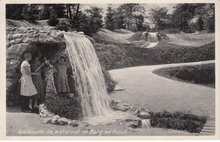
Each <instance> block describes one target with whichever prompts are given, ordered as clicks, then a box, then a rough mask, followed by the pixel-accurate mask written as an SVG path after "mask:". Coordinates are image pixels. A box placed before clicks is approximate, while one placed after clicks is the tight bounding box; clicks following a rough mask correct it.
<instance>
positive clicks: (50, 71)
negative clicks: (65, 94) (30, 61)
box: [44, 60, 57, 98]
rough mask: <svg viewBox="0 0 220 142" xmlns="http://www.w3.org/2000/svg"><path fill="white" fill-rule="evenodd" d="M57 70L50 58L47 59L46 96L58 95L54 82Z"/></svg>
mask: <svg viewBox="0 0 220 142" xmlns="http://www.w3.org/2000/svg"><path fill="white" fill-rule="evenodd" d="M55 72H56V69H55V67H54V66H53V65H52V64H51V63H50V61H49V60H47V61H46V66H45V72H44V76H45V82H46V94H45V98H48V97H54V96H56V95H57V91H56V87H55V84H54V73H55Z"/></svg>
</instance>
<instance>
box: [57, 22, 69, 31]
mask: <svg viewBox="0 0 220 142" xmlns="http://www.w3.org/2000/svg"><path fill="white" fill-rule="evenodd" d="M70 27H71V26H70V25H68V24H66V23H59V24H57V25H56V28H57V30H60V31H65V32H67V31H69V30H70Z"/></svg>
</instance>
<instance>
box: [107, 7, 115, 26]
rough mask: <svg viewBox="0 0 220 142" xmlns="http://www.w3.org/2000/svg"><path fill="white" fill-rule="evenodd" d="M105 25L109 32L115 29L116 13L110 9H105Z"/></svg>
mask: <svg viewBox="0 0 220 142" xmlns="http://www.w3.org/2000/svg"><path fill="white" fill-rule="evenodd" d="M105 25H106V28H107V29H109V30H114V29H115V28H116V11H115V10H114V9H113V8H112V7H108V8H107V13H106V16H105Z"/></svg>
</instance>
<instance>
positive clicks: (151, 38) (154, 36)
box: [148, 32, 158, 42]
mask: <svg viewBox="0 0 220 142" xmlns="http://www.w3.org/2000/svg"><path fill="white" fill-rule="evenodd" d="M148 41H149V42H158V38H157V32H155V33H153V32H149V33H148Z"/></svg>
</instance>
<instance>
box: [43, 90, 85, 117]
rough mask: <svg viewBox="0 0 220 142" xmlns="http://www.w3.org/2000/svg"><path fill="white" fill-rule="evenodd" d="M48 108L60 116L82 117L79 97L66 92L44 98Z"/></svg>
mask: <svg viewBox="0 0 220 142" xmlns="http://www.w3.org/2000/svg"><path fill="white" fill-rule="evenodd" d="M45 105H46V106H47V108H48V110H49V111H50V112H52V113H54V114H56V115H59V116H61V117H66V118H68V119H74V120H78V119H80V118H82V114H81V112H82V111H81V106H80V98H79V97H78V96H76V95H75V96H70V95H68V94H64V95H57V96H54V97H49V98H46V99H45Z"/></svg>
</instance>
